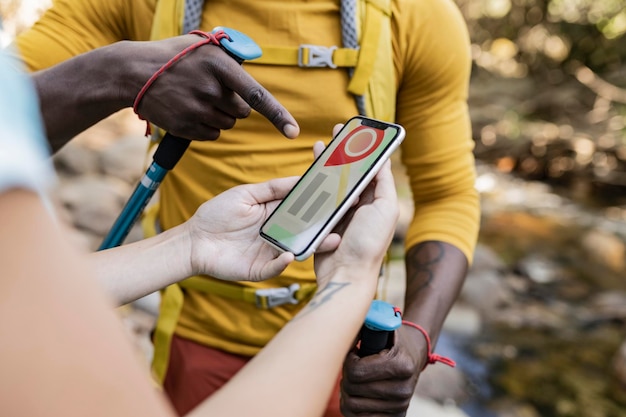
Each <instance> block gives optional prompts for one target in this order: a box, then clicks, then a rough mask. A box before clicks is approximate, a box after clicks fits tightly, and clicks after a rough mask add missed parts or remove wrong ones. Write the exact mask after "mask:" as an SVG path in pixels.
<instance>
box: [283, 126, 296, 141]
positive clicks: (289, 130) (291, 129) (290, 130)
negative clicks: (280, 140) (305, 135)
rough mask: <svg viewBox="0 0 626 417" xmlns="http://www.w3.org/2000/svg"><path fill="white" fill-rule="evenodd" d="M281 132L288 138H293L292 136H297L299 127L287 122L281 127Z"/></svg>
mask: <svg viewBox="0 0 626 417" xmlns="http://www.w3.org/2000/svg"><path fill="white" fill-rule="evenodd" d="M283 133H284V134H285V136H287V137H288V138H290V139H293V138H295V137H297V136H298V134H299V133H300V128H299V127H298V126H295V125H292V124H287V125H285V127H284V128H283Z"/></svg>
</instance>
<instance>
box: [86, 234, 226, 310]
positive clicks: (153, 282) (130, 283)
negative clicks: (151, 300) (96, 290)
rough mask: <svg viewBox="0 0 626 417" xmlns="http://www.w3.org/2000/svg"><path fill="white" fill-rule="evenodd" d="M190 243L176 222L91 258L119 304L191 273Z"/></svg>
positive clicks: (106, 286)
mask: <svg viewBox="0 0 626 417" xmlns="http://www.w3.org/2000/svg"><path fill="white" fill-rule="evenodd" d="M190 245H191V244H190V241H189V236H188V234H187V233H184V230H183V226H178V227H176V228H173V229H170V230H167V231H165V232H163V233H160V234H159V235H157V236H155V237H152V238H149V239H144V240H141V241H138V242H135V243H131V244H128V245H124V246H120V247H117V248H113V249H107V250H104V251H100V252H95V253H93V254H91V262H92V267H93V270H94V271H95V273H96V277H97V279H98V280H99V281H100V283H101V284H102V286H103V287H104V288H105V290H106V291H107V292H108V293H109V294H110V295H111V296H112V297H113V300H114V302H115V303H116V304H119V305H122V304H126V303H128V302H131V301H134V300H136V299H138V298H140V297H143V296H145V295H147V294H150V293H152V292H154V291H157V290H159V289H161V288H165V287H166V286H168V285H170V284H173V283H175V282H178V281H180V280H181V279H184V278H187V277H189V276H191V275H193V273H192V268H191V260H190V252H191V250H190ZM206 256H211V254H206ZM215 256H217V255H215Z"/></svg>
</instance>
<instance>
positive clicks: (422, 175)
mask: <svg viewBox="0 0 626 417" xmlns="http://www.w3.org/2000/svg"><path fill="white" fill-rule="evenodd" d="M395 5H396V7H397V9H396V10H394V16H395V17H394V23H393V24H394V25H395V30H396V31H397V32H396V33H397V36H396V37H395V39H394V45H393V47H394V50H395V54H394V56H395V57H396V58H395V65H396V68H397V69H399V70H398V71H399V75H400V76H399V78H398V83H399V85H398V98H397V120H398V123H400V124H402V125H403V126H404V127H405V128H406V130H407V137H406V139H405V141H404V143H403V147H402V161H403V163H404V164H405V166H406V168H407V174H408V175H409V178H410V186H411V190H412V192H413V199H414V204H415V214H414V217H413V221H412V223H411V225H410V227H409V230H408V232H407V236H406V247H407V249H408V248H410V247H412V246H414V245H415V244H417V243H420V242H423V241H427V240H438V241H444V242H447V243H450V244H453V245H454V246H456V247H457V248H458V249H460V250H461V251H462V252H463V253H464V254H465V255H466V257H467V259H468V260H469V261H470V262H471V260H472V255H473V251H474V247H475V244H476V239H477V235H478V228H479V222H480V208H479V200H478V195H477V192H476V190H475V188H474V182H475V176H476V174H475V165H474V156H473V148H474V142H473V140H472V137H471V124H470V119H469V113H468V108H467V94H468V88H469V77H470V71H471V57H470V43H469V36H468V33H467V28H466V25H465V22H464V21H463V18H462V16H461V14H460V12H459V10H458V9H457V7H456V5H455V4H454V3H453V1H452V0H399V1H397V2H395Z"/></svg>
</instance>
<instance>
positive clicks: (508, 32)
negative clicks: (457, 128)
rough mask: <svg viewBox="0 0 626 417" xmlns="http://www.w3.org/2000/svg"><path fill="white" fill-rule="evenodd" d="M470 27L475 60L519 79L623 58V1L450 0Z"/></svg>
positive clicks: (612, 64)
mask: <svg viewBox="0 0 626 417" xmlns="http://www.w3.org/2000/svg"><path fill="white" fill-rule="evenodd" d="M455 1H456V3H457V4H458V5H459V7H460V9H461V11H462V12H463V14H464V16H465V19H466V21H467V23H468V26H469V29H470V36H471V38H472V43H473V55H474V59H475V62H476V64H477V65H479V66H481V67H484V68H485V69H487V70H489V71H491V72H495V73H497V74H498V75H502V76H507V77H516V78H521V77H524V76H527V75H543V74H546V73H548V72H550V71H552V70H555V69H563V70H565V71H567V69H568V65H569V64H570V63H573V62H574V63H577V64H583V65H585V66H588V67H589V68H591V69H592V70H593V71H594V72H599V73H604V72H612V71H616V70H617V69H619V68H620V67H621V66H622V65H623V64H624V60H625V58H626V48H625V47H624V43H625V41H626V0H455Z"/></svg>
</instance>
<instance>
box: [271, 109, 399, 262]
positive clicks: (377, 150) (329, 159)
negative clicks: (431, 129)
mask: <svg viewBox="0 0 626 417" xmlns="http://www.w3.org/2000/svg"><path fill="white" fill-rule="evenodd" d="M381 126H383V125H381ZM397 135H398V128H397V127H396V126H393V125H391V126H388V125H385V128H384V129H382V128H378V127H374V126H370V125H367V124H364V122H363V119H359V118H354V119H351V120H350V121H349V122H348V123H347V124H346V125H345V126H344V128H343V129H342V130H341V132H340V133H339V134H338V135H337V136H336V137H335V138H334V139H333V140H332V141H331V143H330V144H329V145H328V147H327V148H326V149H325V150H324V152H323V153H322V154H321V155H320V157H319V158H318V159H317V160H316V161H315V163H314V164H313V165H312V166H311V168H309V170H308V171H307V172H306V173H305V175H304V176H303V177H302V179H301V180H300V182H298V184H296V186H295V187H294V189H293V190H292V191H291V192H290V193H289V195H287V197H286V198H285V199H284V200H283V201H282V203H281V204H280V205H279V207H278V208H277V209H276V211H275V212H274V213H273V214H272V216H271V217H270V218H269V219H268V221H267V222H266V223H265V224H264V225H263V228H262V232H263V233H264V234H265V235H267V236H269V237H270V238H271V239H273V240H275V241H276V242H278V243H280V244H281V246H285V247H286V248H289V250H290V251H291V252H293V253H295V254H299V253H302V252H303V251H305V250H306V249H307V247H308V245H309V244H310V243H311V242H312V241H313V240H314V239H315V238H316V237H317V236H318V234H319V233H320V232H321V231H322V229H323V228H324V226H325V225H326V224H327V222H328V221H329V220H330V218H331V216H332V214H333V213H334V212H335V211H336V210H337V209H338V208H339V207H340V206H341V204H342V202H344V201H345V199H346V198H347V197H349V196H350V194H351V192H352V191H353V190H354V189H355V187H356V186H357V184H358V183H359V182H360V181H361V180H362V179H363V177H364V174H366V173H367V172H368V171H369V170H370V169H371V168H372V167H373V166H374V164H375V163H376V161H377V160H378V159H379V158H380V156H381V154H382V153H383V152H384V151H385V149H386V148H387V147H389V146H390V145H391V143H392V142H393V139H394V138H395V137H396V136H397Z"/></svg>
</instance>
